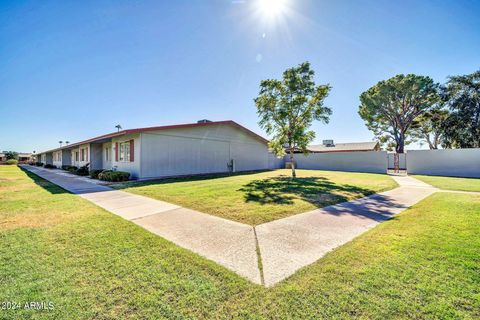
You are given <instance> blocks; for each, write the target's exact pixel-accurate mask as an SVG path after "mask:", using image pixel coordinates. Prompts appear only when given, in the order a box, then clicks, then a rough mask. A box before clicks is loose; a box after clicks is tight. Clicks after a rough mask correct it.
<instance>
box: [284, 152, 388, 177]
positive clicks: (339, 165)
mask: <svg viewBox="0 0 480 320" xmlns="http://www.w3.org/2000/svg"><path fill="white" fill-rule="evenodd" d="M286 159H288V157H286ZM286 161H289V160H286ZM295 161H296V163H297V168H298V169H311V170H334V171H353V172H370V173H386V172H387V152H386V151H366V152H328V153H310V154H308V155H307V156H305V155H303V154H295Z"/></svg>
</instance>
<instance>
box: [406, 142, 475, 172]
mask: <svg viewBox="0 0 480 320" xmlns="http://www.w3.org/2000/svg"><path fill="white" fill-rule="evenodd" d="M407 172H408V173H409V174H425V175H434V176H453V177H474V178H480V148H476V149H441V150H409V151H408V153H407Z"/></svg>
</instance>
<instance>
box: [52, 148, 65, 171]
mask: <svg viewBox="0 0 480 320" xmlns="http://www.w3.org/2000/svg"><path fill="white" fill-rule="evenodd" d="M62 163H63V160H62V150H59V151H55V152H53V165H54V166H55V167H57V168H61V167H62Z"/></svg>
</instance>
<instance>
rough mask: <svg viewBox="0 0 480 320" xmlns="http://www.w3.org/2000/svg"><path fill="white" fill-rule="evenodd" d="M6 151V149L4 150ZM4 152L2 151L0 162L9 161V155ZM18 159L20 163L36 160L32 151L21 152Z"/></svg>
mask: <svg viewBox="0 0 480 320" xmlns="http://www.w3.org/2000/svg"><path fill="white" fill-rule="evenodd" d="M4 152H5V151H4ZM4 152H0V163H3V162H5V161H7V156H6V155H5V153H4ZM17 160H18V162H20V163H27V162H30V161H33V160H34V157H33V155H32V154H31V153H25V152H19V153H18V156H17Z"/></svg>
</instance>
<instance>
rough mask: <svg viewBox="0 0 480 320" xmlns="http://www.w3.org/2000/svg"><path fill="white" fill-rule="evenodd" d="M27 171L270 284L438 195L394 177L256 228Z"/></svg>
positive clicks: (39, 171) (51, 173)
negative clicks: (355, 195) (389, 185)
mask: <svg viewBox="0 0 480 320" xmlns="http://www.w3.org/2000/svg"><path fill="white" fill-rule="evenodd" d="M23 168H24V169H26V170H28V171H31V172H33V173H35V174H37V175H38V176H40V177H42V178H44V179H46V180H49V181H51V182H53V183H55V184H57V185H59V186H60V187H62V188H64V189H65V190H67V191H70V192H72V193H75V194H79V195H80V196H81V197H83V198H85V199H87V200H89V201H91V202H93V203H95V204H96V205H98V206H100V207H102V208H104V209H106V210H108V211H110V212H112V213H114V214H116V215H119V216H121V217H123V218H125V219H127V220H130V221H132V222H133V223H135V224H137V225H139V226H141V227H143V228H145V229H147V230H149V231H150V232H152V233H154V234H157V235H159V236H161V237H163V238H165V239H167V240H170V241H172V242H173V243H175V244H177V245H179V246H181V247H183V248H186V249H189V250H191V251H193V252H195V253H197V254H199V255H201V256H203V257H205V258H207V259H210V260H213V261H215V262H217V263H219V264H220V265H222V266H224V267H226V268H228V269H230V270H232V271H234V272H236V273H237V274H239V275H241V276H243V277H245V278H247V279H249V280H250V281H252V282H254V283H257V284H264V285H266V286H272V285H274V284H276V283H278V282H279V281H281V280H283V279H285V278H287V277H288V276H290V275H292V274H293V273H295V272H296V271H297V270H298V269H300V268H302V267H304V266H307V265H309V264H311V263H313V262H315V261H316V260H318V259H320V258H321V257H322V256H324V255H325V254H326V253H327V252H329V251H331V250H333V249H335V248H336V247H338V246H341V245H343V244H345V243H346V242H348V241H350V240H352V239H353V238H355V237H357V236H358V235H360V234H362V233H363V232H365V231H366V230H368V229H371V228H373V227H374V226H375V225H377V224H378V223H380V222H382V221H385V220H387V219H390V218H391V217H392V216H393V215H395V214H397V213H399V212H401V211H403V210H405V209H406V208H408V207H409V206H411V205H413V204H415V203H417V202H418V201H420V200H422V199H424V198H425V197H427V196H429V195H430V194H432V193H434V192H436V191H438V190H437V189H436V188H433V187H432V186H430V185H428V184H426V183H424V182H421V181H419V180H417V179H414V178H412V177H409V176H392V178H393V179H394V180H395V181H397V183H398V184H399V185H400V187H398V188H396V189H393V190H390V191H387V192H383V193H379V194H375V195H372V196H370V197H365V198H362V199H358V200H355V201H350V202H345V203H341V204H337V205H334V206H329V207H325V208H322V209H316V210H313V211H310V212H306V213H301V214H298V215H294V216H290V217H287V218H283V219H279V220H275V221H272V222H268V223H264V224H261V225H258V226H256V227H252V226H249V225H245V224H242V223H238V222H234V221H230V220H226V219H222V218H219V217H215V216H211V215H208V214H204V213H201V212H198V211H194V210H190V209H185V208H182V207H179V206H176V205H173V204H170V203H166V202H163V201H159V200H154V199H151V198H148V197H143V196H139V195H133V194H130V193H127V192H123V191H116V190H113V189H111V188H109V187H106V186H101V185H98V184H95V183H94V182H89V181H85V180H81V179H78V178H76V177H70V176H66V175H64V174H62V171H60V170H49V169H44V168H38V167H33V166H23ZM259 259H261V261H259ZM260 263H261V264H262V266H263V268H262V270H260V268H259V265H260Z"/></svg>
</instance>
